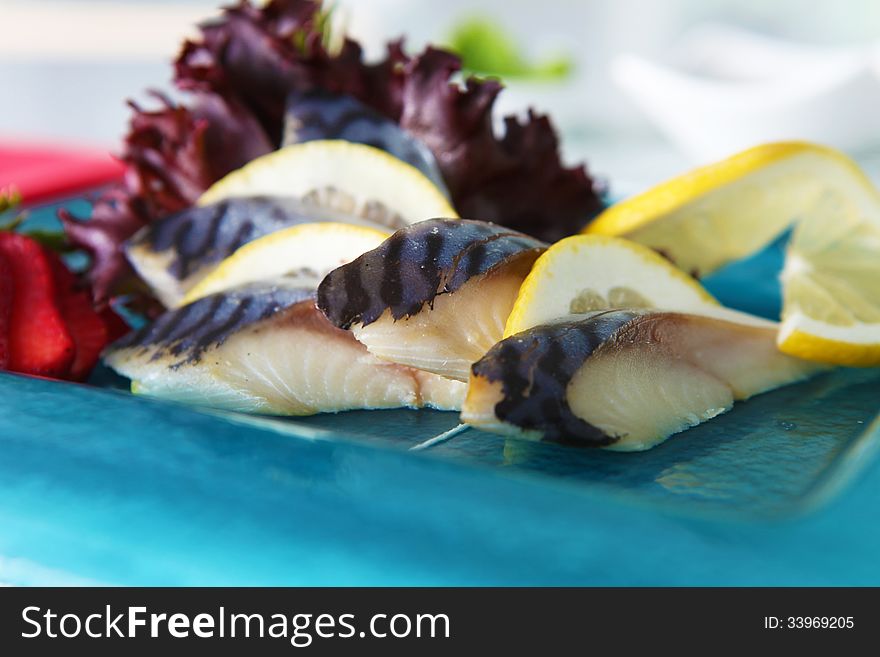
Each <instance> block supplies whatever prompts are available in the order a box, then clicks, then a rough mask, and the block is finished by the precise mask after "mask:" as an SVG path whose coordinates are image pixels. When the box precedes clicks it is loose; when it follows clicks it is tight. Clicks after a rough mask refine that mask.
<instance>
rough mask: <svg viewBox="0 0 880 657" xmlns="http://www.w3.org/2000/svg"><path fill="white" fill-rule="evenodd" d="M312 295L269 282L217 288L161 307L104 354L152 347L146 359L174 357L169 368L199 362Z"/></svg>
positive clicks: (307, 289)
mask: <svg viewBox="0 0 880 657" xmlns="http://www.w3.org/2000/svg"><path fill="white" fill-rule="evenodd" d="M314 295H315V291H314V289H312V288H302V287H289V286H286V285H284V284H283V283H272V282H267V283H262V282H261V283H255V284H250V285H245V286H242V287H239V288H235V289H232V290H228V291H225V292H219V293H217V294H212V295H209V296H207V297H202V298H201V299H198V300H196V301H194V302H192V303H190V304H188V305H186V306H183V307H181V308H177V309H174V310H169V311H167V312H165V313H164V314H163V315H161V316H160V317H158V318H157V319H156V320H154V321H153V322H151V323H149V324H147V325H145V326H143V327H142V328H141V329H139V330H137V331H134V332H132V333H129V334H128V335H126V336H125V337H123V338H121V339H120V340H118V341H116V342H114V343H113V344H112V345H110V347H108V349H107V352H106V353H107V354H110V353H115V352H118V351H121V350H123V349H135V350H139V351H142V352H147V351H150V350H155V351H154V353H153V354H152V356H151V357H150V360H152V361H156V360H160V359H162V358H165V357H170V358H173V359H175V362H174V363H173V364H172V365H170V367H172V368H176V367H180V366H181V365H185V364H194V363H198V362H199V361H200V360H201V358H202V356H203V355H204V353H205V352H206V351H208V350H209V349H211V348H213V347H216V346H219V345H221V344H223V342H225V341H226V340H227V339H228V338H229V337H230V336H232V335H234V334H235V333H237V332H239V331H241V330H243V329H245V328H247V327H249V326H252V325H254V324H256V323H258V322H261V321H263V320H266V319H269V318H270V317H272V316H273V315H275V314H276V313H279V312H282V311H284V310H287V309H289V308H292V307H293V306H295V305H296V304H299V303H303V302H309V303H312V300H313V299H314Z"/></svg>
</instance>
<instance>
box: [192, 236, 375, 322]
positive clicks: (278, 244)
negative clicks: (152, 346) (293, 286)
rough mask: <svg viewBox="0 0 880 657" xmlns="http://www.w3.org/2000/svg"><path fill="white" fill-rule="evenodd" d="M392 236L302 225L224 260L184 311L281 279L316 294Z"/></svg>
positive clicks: (205, 279) (197, 286)
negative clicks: (322, 285)
mask: <svg viewBox="0 0 880 657" xmlns="http://www.w3.org/2000/svg"><path fill="white" fill-rule="evenodd" d="M390 234H391V233H390V232H387V231H383V230H379V229H376V228H370V227H367V226H358V225H355V224H347V223H336V222H321V223H313V224H300V225H298V226H292V227H291V228H285V229H282V230H279V231H276V232H274V233H270V234H269V235H266V236H265V237H261V238H259V239H257V240H254V241H253V242H249V243H248V244H245V245H244V246H242V247H241V248H239V249H238V250H237V251H235V252H234V253H233V254H232V255H231V256H229V257H228V258H226V259H225V260H223V261H222V262H221V263H220V265H219V266H218V267H217V268H216V269H215V270H214V271H212V272H211V273H210V274H208V275H207V276H206V277H205V278H203V279H202V280H201V281H200V282H199V283H198V284H197V285H196V286H195V287H193V288H192V289H191V290H190V291H189V292H188V293H187V295H186V297H184V299H183V301H182V302H181V304H180V305H186V304H188V303H191V302H193V301H195V300H196V299H200V298H202V297H205V296H208V295H209V294H214V293H216V292H222V291H223V290H228V289H230V288H234V287H238V286H240V285H244V284H246V283H252V282H256V281H261V280H267V279H274V278H281V277H284V278H288V279H294V280H295V282H296V283H297V285H299V284H300V283H301V284H302V286H303V287H314V288H317V286H318V283H320V282H321V279H323V278H324V276H326V275H327V274H328V273H329V272H330V271H332V270H333V269H336V268H337V267H339V266H341V265H344V264H345V263H347V262H351V261H352V260H354V259H355V258H357V257H358V256H359V255H361V254H363V253H365V252H366V251H369V250H371V249H374V248H376V247H377V246H379V244H381V243H382V242H383V241H385V239H386V238H387V237H388V236H389V235H390Z"/></svg>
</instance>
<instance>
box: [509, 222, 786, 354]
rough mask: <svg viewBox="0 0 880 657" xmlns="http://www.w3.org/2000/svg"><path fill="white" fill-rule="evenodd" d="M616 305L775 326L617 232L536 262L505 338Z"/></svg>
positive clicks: (560, 245)
mask: <svg viewBox="0 0 880 657" xmlns="http://www.w3.org/2000/svg"><path fill="white" fill-rule="evenodd" d="M611 308H659V309H663V310H671V311H679V312H689V313H693V314H698V315H710V316H714V317H730V318H735V319H736V320H737V321H741V322H745V323H749V324H763V325H772V322H767V321H766V320H762V319H759V318H756V317H752V316H750V315H746V314H744V313H738V312H737V311H734V310H730V309H728V308H724V307H723V306H721V305H720V304H719V303H718V301H716V300H715V298H714V297H712V295H711V294H709V293H708V292H707V291H706V290H705V289H704V288H703V286H702V285H700V284H699V283H698V282H697V281H696V280H695V279H694V278H692V277H691V276H689V275H687V274H686V273H684V272H683V271H681V270H680V269H678V268H677V267H675V266H674V265H672V264H671V263H670V262H669V261H668V260H666V259H665V258H663V257H662V256H660V255H658V254H657V253H655V252H654V251H652V250H651V249H649V248H647V247H644V246H642V245H640V244H636V243H635V242H630V241H628V240H624V239H619V238H616V237H605V236H603V235H575V236H574V237H567V238H565V239H564V240H561V241H559V242H557V243H556V244H554V245H553V246H551V247H550V248H549V249H547V251H545V252H544V254H543V255H541V257H539V258H538V259H537V261H535V264H534V266H533V267H532V270H531V272H530V273H529V275H528V276H527V277H526V279H525V281H523V284H522V286H521V287H520V290H519V295H518V296H517V299H516V302H515V303H514V306H513V310H512V311H511V313H510V315H509V316H508V318H507V325H506V326H505V328H504V337H509V336H511V335H513V334H515V333H519V332H521V331H525V330H527V329H530V328H532V327H534V326H538V325H541V324H546V323H547V322H550V321H553V320H555V319H558V318H560V317H564V316H566V315H569V314H572V313H588V312H591V311H595V310H607V309H611Z"/></svg>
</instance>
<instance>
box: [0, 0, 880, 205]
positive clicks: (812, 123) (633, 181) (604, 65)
mask: <svg viewBox="0 0 880 657" xmlns="http://www.w3.org/2000/svg"><path fill="white" fill-rule="evenodd" d="M335 5H336V7H337V15H336V20H337V21H339V22H341V23H342V24H344V25H345V27H346V28H347V29H348V31H349V32H350V33H352V35H353V36H355V37H356V38H358V39H359V40H361V41H362V42H363V43H364V45H365V47H366V49H367V53H368V54H369V55H371V56H378V55H379V54H381V52H382V49H383V44H384V42H385V41H386V40H387V39H390V38H395V37H398V36H400V35H403V34H405V35H407V43H408V45H409V47H410V48H411V49H413V50H415V49H419V48H421V47H422V46H423V45H424V44H425V43H427V42H429V41H430V42H437V41H440V42H442V41H443V40H445V39H446V38H448V36H449V34H450V32H451V30H452V28H453V26H454V25H455V24H456V23H458V22H460V21H461V20H462V19H464V18H467V17H472V16H481V17H484V18H488V19H490V20H492V21H493V22H496V23H497V24H498V25H499V26H501V27H502V28H503V29H504V30H505V31H507V32H508V33H509V35H510V36H511V37H512V38H513V40H514V41H515V42H516V43H517V44H518V46H519V48H520V49H521V50H522V52H523V53H524V55H526V56H527V57H528V58H529V59H532V58H534V59H536V60H540V59H541V58H542V57H545V56H549V55H555V54H559V53H564V54H566V55H568V56H570V57H571V58H572V59H573V60H574V62H575V68H574V72H573V74H572V75H571V76H570V77H569V78H568V79H567V80H565V81H563V82H524V81H516V80H512V81H509V88H508V90H506V91H505V92H504V93H503V94H502V98H501V101H500V104H501V108H502V109H503V110H504V111H505V112H518V111H522V110H524V109H525V108H526V107H527V106H533V107H535V108H537V109H539V110H546V111H549V112H550V113H551V115H552V116H553V118H554V120H555V121H556V123H557V125H558V126H559V128H560V130H561V131H562V132H563V134H564V136H565V142H564V146H565V154H566V157H567V159H568V160H570V161H576V160H581V159H586V160H587V161H588V162H589V166H590V168H591V169H592V170H593V171H595V172H597V173H598V174H600V175H602V176H605V177H607V178H609V179H610V180H611V182H612V184H613V189H614V190H615V191H616V192H618V193H621V194H625V193H630V192H632V191H636V190H638V189H639V188H642V187H644V186H646V185H648V184H651V183H654V182H657V181H658V180H660V179H662V178H665V177H668V176H670V175H674V174H675V173H676V172H678V171H680V170H681V169H683V168H685V167H687V166H690V165H693V164H695V163H698V162H701V161H705V160H708V159H711V158H713V157H717V156H718V155H721V154H723V153H724V152H726V151H727V150H730V149H731V148H733V147H741V146H745V145H749V142H750V141H754V140H757V139H763V138H773V137H785V138H790V137H792V136H803V137H810V138H817V139H819V140H824V141H828V142H832V144H833V145H837V146H840V147H842V148H844V149H845V150H847V151H848V152H850V154H852V155H854V156H855V157H857V158H858V159H860V160H861V161H862V162H863V163H865V164H867V165H868V166H869V167H870V168H876V169H878V170H880V167H876V161H877V159H878V158H877V157H876V153H877V145H878V142H880V123H878V120H880V57H878V56H876V55H877V52H878V49H877V46H876V45H875V44H876V43H880V2H878V1H877V0H815V1H812V2H810V1H807V0H773V1H768V0H615V1H611V0H541V1H540V2H534V1H525V0H506V1H504V0H472V1H470V2H464V1H462V0H446V1H444V2H437V1H434V2H431V1H429V0H337V1H336V2H335ZM216 8H217V3H216V2H214V1H205V0H179V1H176V2H172V1H168V0H165V1H162V0H154V1H150V2H148V1H147V0H137V1H120V0H113V1H111V0H89V1H87V2H86V1H82V0H0V35H2V36H0V88H2V89H3V100H2V102H0V139H5V140H8V139H16V140H25V139H29V140H40V141H44V142H45V141H64V142H74V143H77V142H79V143H90V144H100V145H103V146H105V147H107V148H109V149H111V150H114V149H116V148H117V147H118V144H119V140H120V138H121V135H122V134H123V133H124V131H125V126H126V123H127V120H128V110H127V108H126V106H125V104H124V100H125V99H126V98H138V99H143V97H144V96H143V91H144V89H146V88H148V87H159V88H168V87H169V81H170V76H171V66H170V61H171V60H172V58H173V57H174V56H175V54H176V52H177V50H178V47H179V44H180V42H181V40H182V39H183V38H184V37H185V36H187V35H190V34H193V27H192V26H193V24H194V23H195V22H196V21H198V20H201V19H203V18H206V17H209V16H210V15H212V14H214V13H215V12H216ZM707 26H709V27H707ZM712 26H714V27H712ZM719 26H720V28H721V31H719ZM731 28H736V29H737V30H739V31H733V32H731V31H730V29H731ZM707 30H708V31H707ZM712 30H715V31H714V32H713V31H712ZM754 34H758V35H764V36H765V37H772V40H770V41H754V38H753V36H752V35H754ZM740 37H742V38H740ZM779 39H781V40H782V41H777V40H779ZM792 45H795V46H796V47H795V48H792ZM875 86H876V89H875ZM791 131H794V132H795V133H797V134H788V133H789V132H791ZM800 133H805V134H800ZM806 133H810V134H806Z"/></svg>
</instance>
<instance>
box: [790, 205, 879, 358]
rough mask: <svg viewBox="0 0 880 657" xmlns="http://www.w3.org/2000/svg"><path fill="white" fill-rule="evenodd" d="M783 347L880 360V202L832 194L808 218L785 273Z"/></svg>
mask: <svg viewBox="0 0 880 657" xmlns="http://www.w3.org/2000/svg"><path fill="white" fill-rule="evenodd" d="M782 291H783V310H782V327H781V329H780V332H779V339H778V345H779V348H780V350H782V351H784V352H785V353H787V354H790V355H793V356H799V357H801V358H806V359H809V360H815V361H820V362H825V363H833V364H838V365H854V366H870V365H880V207H875V208H874V209H873V211H872V212H864V211H863V209H862V208H861V207H860V206H859V205H858V204H857V203H854V202H853V199H849V198H846V197H842V196H839V195H835V194H827V195H826V196H825V197H823V198H822V199H821V201H820V202H819V203H817V204H816V206H815V207H814V208H813V209H812V211H811V212H809V213H808V214H806V215H805V216H804V217H802V218H801V220H800V222H799V223H798V225H797V226H796V227H795V229H794V232H793V234H792V238H791V240H790V242H789V245H788V252H787V253H786V258H785V267H784V269H783V272H782Z"/></svg>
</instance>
